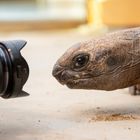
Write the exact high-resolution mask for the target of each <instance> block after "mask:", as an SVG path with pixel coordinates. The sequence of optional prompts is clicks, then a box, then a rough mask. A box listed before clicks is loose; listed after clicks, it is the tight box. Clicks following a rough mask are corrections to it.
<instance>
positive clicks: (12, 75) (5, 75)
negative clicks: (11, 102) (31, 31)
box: [0, 40, 29, 98]
mask: <svg viewBox="0 0 140 140" xmlns="http://www.w3.org/2000/svg"><path fill="white" fill-rule="evenodd" d="M25 45H26V41H23V40H14V41H3V42H0V96H1V97H3V98H15V97H22V96H27V95H29V94H28V93H26V92H25V91H23V90H22V88H23V86H24V84H25V83H26V81H27V79H28V76H29V67H28V64H27V62H26V61H25V59H24V58H23V57H22V56H21V53H20V50H21V49H22V48H23V47H24V46H25Z"/></svg>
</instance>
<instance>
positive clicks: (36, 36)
mask: <svg viewBox="0 0 140 140" xmlns="http://www.w3.org/2000/svg"><path fill="white" fill-rule="evenodd" d="M139 9H140V0H0V40H11V39H23V40H26V41H27V42H28V43H27V45H26V47H25V48H23V50H22V54H23V56H24V57H25V59H26V60H27V62H28V64H29V67H30V76H29V79H28V81H27V83H26V84H25V86H24V90H25V91H26V92H28V93H29V94H30V96H29V97H25V98H18V99H17V98H16V99H10V100H4V99H2V98H1V101H0V123H1V125H0V139H1V140H11V139H13V140H25V139H26V140H112V139H114V138H115V140H124V139H127V140H133V139H134V140H139V139H140V133H139V132H140V121H139V120H135V118H137V117H135V116H138V117H139V118H140V97H139V96H137V97H136V96H130V94H129V92H128V89H121V90H116V91H110V92H111V94H108V93H109V92H108V91H97V90H71V89H68V88H67V87H65V86H62V85H60V84H59V83H58V82H57V81H56V80H55V79H54V78H53V76H52V74H51V73H52V68H53V65H54V63H55V62H56V61H57V59H58V58H59V57H60V56H61V55H62V54H63V53H64V52H65V51H66V50H67V49H68V48H69V47H70V46H71V45H73V44H75V43H77V42H79V41H84V40H87V39H90V38H93V37H94V36H98V35H101V34H105V33H106V32H109V31H113V30H118V29H122V28H128V27H135V26H139V25H140V11H139ZM106 114H108V115H110V114H117V115H114V116H118V115H119V114H124V115H131V116H132V117H133V118H134V120H128V121H127V120H125V119H124V120H120V121H115V120H114V121H113V120H112V121H110V122H105V121H104V119H103V120H101V121H100V123H98V121H94V120H93V118H96V117H98V116H99V117H101V118H104V115H106ZM108 130H109V131H108Z"/></svg>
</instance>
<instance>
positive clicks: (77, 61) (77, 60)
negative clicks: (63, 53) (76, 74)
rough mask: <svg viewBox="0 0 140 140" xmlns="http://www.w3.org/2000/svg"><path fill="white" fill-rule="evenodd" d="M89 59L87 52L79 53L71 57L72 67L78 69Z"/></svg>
mask: <svg viewBox="0 0 140 140" xmlns="http://www.w3.org/2000/svg"><path fill="white" fill-rule="evenodd" d="M88 61H89V55H87V54H79V55H77V56H76V57H74V59H73V67H74V68H75V69H80V68H82V67H84V66H85V65H86V64H87V63H88Z"/></svg>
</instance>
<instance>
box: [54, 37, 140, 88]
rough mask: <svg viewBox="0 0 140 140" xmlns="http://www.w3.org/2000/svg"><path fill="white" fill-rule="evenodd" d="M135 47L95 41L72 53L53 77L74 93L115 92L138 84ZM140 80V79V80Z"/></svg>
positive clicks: (114, 41) (60, 63)
mask: <svg viewBox="0 0 140 140" xmlns="http://www.w3.org/2000/svg"><path fill="white" fill-rule="evenodd" d="M132 48H133V46H132V44H131V43H128V42H125V41H120V40H119V41H117V40H113V39H112V40H111V39H109V40H108V39H106V38H105V39H104V38H103V39H93V40H91V41H87V42H83V43H78V44H76V45H73V46H72V47H71V48H70V49H68V50H67V51H66V52H65V53H64V55H63V56H62V57H61V58H60V59H59V60H58V61H57V62H56V64H55V65H54V68H53V72H52V74H53V76H54V77H55V78H56V79H57V80H58V81H59V82H60V83H61V84H65V85H67V86H68V87H69V88H73V89H99V90H115V89H119V88H125V87H128V86H132V85H134V84H136V83H137V80H138V78H139V77H140V70H139V68H140V64H139V66H137V65H136V66H134V67H133V65H134V64H133V62H132V57H133V55H131V54H130V53H129V52H131V49H132ZM139 80H140V79H139Z"/></svg>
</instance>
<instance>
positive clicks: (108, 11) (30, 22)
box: [0, 0, 140, 31]
mask: <svg viewBox="0 0 140 140" xmlns="http://www.w3.org/2000/svg"><path fill="white" fill-rule="evenodd" d="M139 5H140V1H139V0H123V1H122V0H0V30H4V31H10V30H12V31H17V30H20V31H21V30H22V31H23V30H24V31H25V30H27V31H28V30H54V29H66V28H75V27H78V26H80V25H83V24H84V25H86V24H88V25H90V27H91V25H92V26H94V28H99V27H100V28H101V27H105V26H107V27H113V28H114V27H130V26H138V25H139V24H140V12H139ZM91 28H93V27H91Z"/></svg>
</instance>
